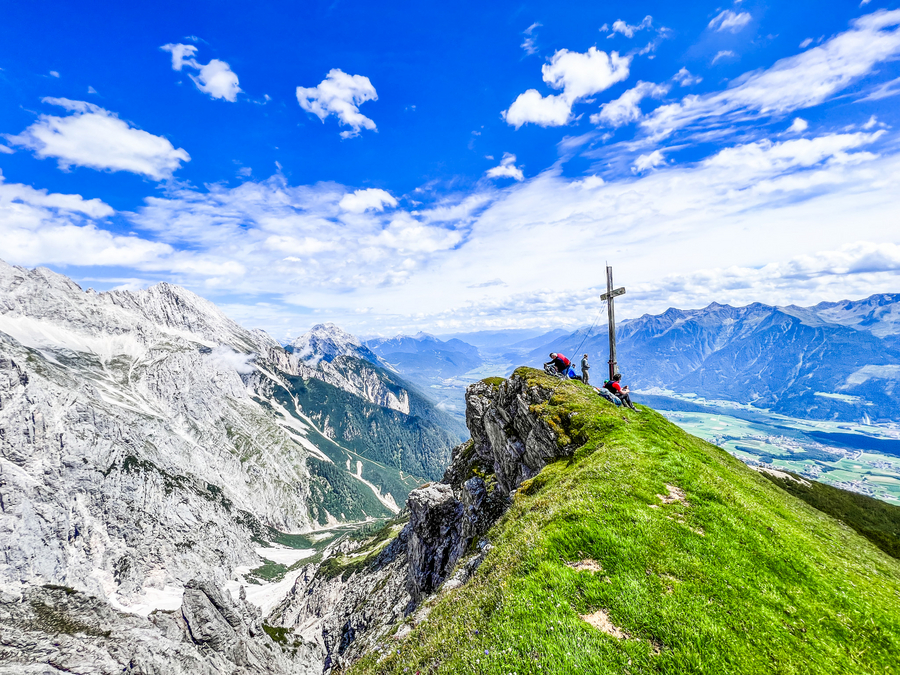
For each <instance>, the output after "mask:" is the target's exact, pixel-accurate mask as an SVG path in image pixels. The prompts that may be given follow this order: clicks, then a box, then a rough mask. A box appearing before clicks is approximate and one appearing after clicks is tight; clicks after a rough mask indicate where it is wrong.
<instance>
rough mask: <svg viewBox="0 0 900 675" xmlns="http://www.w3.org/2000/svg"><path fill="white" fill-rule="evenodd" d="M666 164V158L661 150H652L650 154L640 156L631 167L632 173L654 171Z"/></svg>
mask: <svg viewBox="0 0 900 675" xmlns="http://www.w3.org/2000/svg"><path fill="white" fill-rule="evenodd" d="M665 163H666V158H665V156H664V155H663V153H662V151H661V150H654V151H653V152H651V153H650V154H647V155H640V156H639V157H638V158H637V159H636V160H635V161H634V164H632V165H631V171H632V172H633V173H643V172H644V171H648V170H650V169H655V168H656V167H658V166H661V165H663V164H665Z"/></svg>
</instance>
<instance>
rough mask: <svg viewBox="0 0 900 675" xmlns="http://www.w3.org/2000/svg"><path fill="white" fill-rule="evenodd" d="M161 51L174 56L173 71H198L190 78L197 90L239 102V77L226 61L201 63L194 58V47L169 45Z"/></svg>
mask: <svg viewBox="0 0 900 675" xmlns="http://www.w3.org/2000/svg"><path fill="white" fill-rule="evenodd" d="M160 49H162V50H163V51H166V52H169V53H170V54H171V55H172V70H179V71H180V70H182V69H183V68H184V67H185V66H187V67H189V68H192V69H194V70H197V71H198V72H197V75H191V76H190V78H191V80H193V82H194V84H195V85H196V87H197V89H199V90H200V91H202V92H203V93H205V94H209V95H210V96H211V97H212V98H221V99H225V100H226V101H231V102H232V103H234V102H235V101H237V95H238V94H240V93H241V88H240V86H239V81H238V76H237V74H236V73H235V72H234V71H233V70H231V66H229V65H228V64H227V63H226V62H225V61H220V60H219V59H212V60H211V61H210V62H209V63H207V64H202V63H199V62H198V61H197V60H196V59H194V58H193V57H194V55H195V54H196V53H197V48H196V47H195V46H194V45H185V44H167V45H163V46H162V47H160Z"/></svg>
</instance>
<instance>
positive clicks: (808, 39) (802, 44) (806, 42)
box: [800, 38, 813, 49]
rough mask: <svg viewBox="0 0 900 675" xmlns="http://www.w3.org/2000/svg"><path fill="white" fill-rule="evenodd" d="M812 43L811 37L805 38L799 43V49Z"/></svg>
mask: <svg viewBox="0 0 900 675" xmlns="http://www.w3.org/2000/svg"><path fill="white" fill-rule="evenodd" d="M812 43H813V39H812V38H806V39H805V40H804V41H803V42H801V43H800V49H806V48H807V47H809V46H810V45H811V44H812Z"/></svg>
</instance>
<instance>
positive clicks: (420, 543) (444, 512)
mask: <svg viewBox="0 0 900 675" xmlns="http://www.w3.org/2000/svg"><path fill="white" fill-rule="evenodd" d="M407 506H408V507H409V514H410V515H409V525H408V527H409V543H408V551H409V575H408V579H409V590H410V595H411V596H412V597H413V599H414V600H419V599H421V598H422V596H423V595H425V594H426V593H430V592H431V591H433V590H434V589H435V588H437V587H438V586H439V585H440V583H441V582H442V581H443V580H444V577H445V575H446V572H447V569H448V567H450V566H452V564H453V563H455V562H456V561H457V560H459V557H460V556H461V555H462V553H463V551H465V547H466V544H467V543H468V542H467V541H466V538H465V536H464V532H465V530H466V527H465V524H464V523H463V510H464V509H463V505H462V502H460V501H459V500H458V499H457V498H456V495H455V494H454V493H453V488H452V487H450V486H449V485H447V484H446V483H434V484H432V485H429V486H426V487H424V488H420V489H418V490H414V491H413V492H412V493H410V495H409V500H408V501H407Z"/></svg>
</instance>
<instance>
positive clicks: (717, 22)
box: [708, 9, 753, 33]
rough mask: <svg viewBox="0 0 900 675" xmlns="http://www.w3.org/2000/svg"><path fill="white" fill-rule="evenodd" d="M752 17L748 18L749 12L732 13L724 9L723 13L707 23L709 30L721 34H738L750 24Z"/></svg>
mask: <svg viewBox="0 0 900 675" xmlns="http://www.w3.org/2000/svg"><path fill="white" fill-rule="evenodd" d="M752 18H753V17H751V16H750V13H749V12H740V13H736V12H732V11H731V10H730V9H726V10H725V11H723V12H720V13H719V14H717V15H716V16H715V17H714V18H713V20H712V21H710V22H709V26H708V27H709V28H710V29H712V30H714V31H718V32H722V31H729V32H731V33H739V32H740V31H742V30H743V29H744V28H745V27H746V26H747V24H748V23H750V21H751V19H752Z"/></svg>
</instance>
